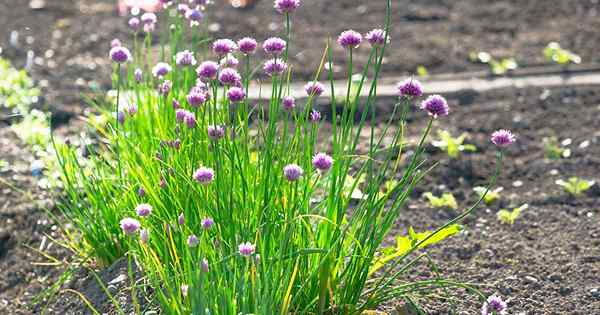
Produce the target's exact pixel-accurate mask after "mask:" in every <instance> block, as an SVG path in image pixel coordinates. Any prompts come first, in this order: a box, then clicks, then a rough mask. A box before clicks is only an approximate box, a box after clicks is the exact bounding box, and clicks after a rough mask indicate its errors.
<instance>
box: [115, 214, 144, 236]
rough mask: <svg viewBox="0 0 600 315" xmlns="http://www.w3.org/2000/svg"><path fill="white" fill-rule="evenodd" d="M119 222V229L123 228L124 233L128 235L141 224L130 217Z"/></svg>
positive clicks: (135, 230)
mask: <svg viewBox="0 0 600 315" xmlns="http://www.w3.org/2000/svg"><path fill="white" fill-rule="evenodd" d="M119 223H120V225H121V230H123V232H124V233H125V234H129V235H132V234H135V232H137V230H138V229H139V228H140V226H141V225H140V221H138V220H136V219H132V218H125V219H123V220H121V222H119Z"/></svg>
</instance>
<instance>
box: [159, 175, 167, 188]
mask: <svg viewBox="0 0 600 315" xmlns="http://www.w3.org/2000/svg"><path fill="white" fill-rule="evenodd" d="M158 186H159V187H160V188H165V187H167V181H166V180H165V178H164V177H162V176H161V177H160V180H159V181H158Z"/></svg>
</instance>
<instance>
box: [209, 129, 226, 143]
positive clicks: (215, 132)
mask: <svg viewBox="0 0 600 315" xmlns="http://www.w3.org/2000/svg"><path fill="white" fill-rule="evenodd" d="M224 136H225V129H224V128H223V126H219V125H210V126H208V137H209V138H210V139H211V140H219V139H221V138H223V137H224Z"/></svg>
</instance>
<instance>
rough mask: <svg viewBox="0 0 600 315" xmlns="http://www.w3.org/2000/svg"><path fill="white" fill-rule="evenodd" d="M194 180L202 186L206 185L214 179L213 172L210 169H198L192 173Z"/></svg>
mask: <svg viewBox="0 0 600 315" xmlns="http://www.w3.org/2000/svg"><path fill="white" fill-rule="evenodd" d="M193 177H194V180H196V181H197V182H198V183H200V184H202V185H208V184H210V183H211V182H212V181H213V180H214V179H215V171H213V169H212V168H208V167H200V168H198V169H197V170H196V171H195V172H194V175H193Z"/></svg>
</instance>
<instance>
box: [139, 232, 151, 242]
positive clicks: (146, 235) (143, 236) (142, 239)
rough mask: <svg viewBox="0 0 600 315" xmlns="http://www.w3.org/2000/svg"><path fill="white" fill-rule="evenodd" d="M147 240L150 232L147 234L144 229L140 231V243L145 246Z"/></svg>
mask: <svg viewBox="0 0 600 315" xmlns="http://www.w3.org/2000/svg"><path fill="white" fill-rule="evenodd" d="M148 239H150V232H148V230H146V229H141V230H140V241H142V243H144V244H146V243H148Z"/></svg>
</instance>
